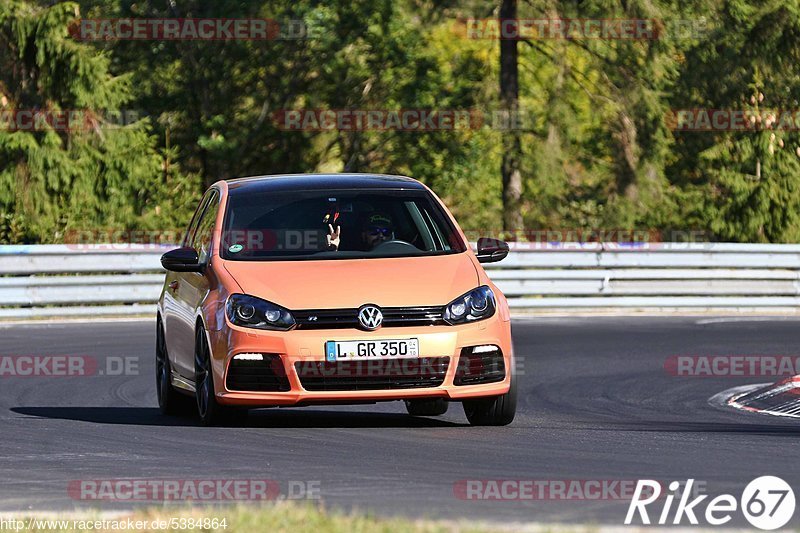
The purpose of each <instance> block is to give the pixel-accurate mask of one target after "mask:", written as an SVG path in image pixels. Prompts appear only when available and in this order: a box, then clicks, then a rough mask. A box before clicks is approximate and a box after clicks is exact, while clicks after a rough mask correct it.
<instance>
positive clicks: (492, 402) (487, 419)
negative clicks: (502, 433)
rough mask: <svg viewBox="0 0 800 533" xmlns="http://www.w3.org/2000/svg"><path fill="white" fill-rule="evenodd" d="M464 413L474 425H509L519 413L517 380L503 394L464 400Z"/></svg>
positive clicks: (512, 380)
mask: <svg viewBox="0 0 800 533" xmlns="http://www.w3.org/2000/svg"><path fill="white" fill-rule="evenodd" d="M463 405H464V414H465V415H467V420H469V423H470V424H472V425H473V426H507V425H508V424H510V423H511V422H513V421H514V415H515V414H516V413H517V380H515V379H514V377H513V376H512V377H511V386H510V387H509V389H508V392H507V393H505V394H503V395H502V396H494V397H490V398H476V399H474V400H464V402H463Z"/></svg>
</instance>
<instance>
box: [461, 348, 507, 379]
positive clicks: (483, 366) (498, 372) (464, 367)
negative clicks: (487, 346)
mask: <svg viewBox="0 0 800 533" xmlns="http://www.w3.org/2000/svg"><path fill="white" fill-rule="evenodd" d="M505 377H506V363H505V360H504V359H503V352H501V351H500V350H499V349H497V350H495V351H493V352H486V353H477V354H473V353H472V348H464V349H463V350H461V357H459V359H458V367H456V375H455V378H454V379H453V384H454V385H481V384H483V383H497V382H498V381H503V380H504V379H505Z"/></svg>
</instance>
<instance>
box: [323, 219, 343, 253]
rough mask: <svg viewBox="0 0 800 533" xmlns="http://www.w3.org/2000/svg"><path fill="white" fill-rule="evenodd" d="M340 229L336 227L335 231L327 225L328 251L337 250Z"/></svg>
mask: <svg viewBox="0 0 800 533" xmlns="http://www.w3.org/2000/svg"><path fill="white" fill-rule="evenodd" d="M341 229H342V228H341V226H336V230H334V229H333V225H332V224H328V235H327V237H328V250H338V249H339V236H340V234H341Z"/></svg>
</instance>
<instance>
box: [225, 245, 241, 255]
mask: <svg viewBox="0 0 800 533" xmlns="http://www.w3.org/2000/svg"><path fill="white" fill-rule="evenodd" d="M242 250H244V246H242V245H241V244H232V245H231V247H230V248H228V251H229V252H230V253H232V254H237V253H239V252H241V251H242Z"/></svg>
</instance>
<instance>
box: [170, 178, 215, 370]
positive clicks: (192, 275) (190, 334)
mask: <svg viewBox="0 0 800 533" xmlns="http://www.w3.org/2000/svg"><path fill="white" fill-rule="evenodd" d="M218 211H219V193H218V192H217V191H214V192H213V194H212V195H211V198H210V200H209V202H208V206H207V207H206V209H205V212H204V213H203V216H202V217H201V218H200V222H199V223H198V225H197V230H196V231H195V233H194V237H193V239H192V243H191V247H192V248H194V249H195V250H196V251H197V257H198V262H199V263H200V264H201V265H203V266H204V268H203V270H201V271H200V272H187V273H185V274H184V279H183V280H182V281H181V288H180V293H181V303H182V305H184V306H185V307H186V313H187V316H191V317H192V320H191V324H190V327H189V328H188V329H189V330H188V331H187V332H186V334H185V335H182V336H181V339H182V340H183V339H185V340H186V341H187V343H186V346H182V347H181V348H180V351H179V352H178V353H179V355H180V357H181V358H182V359H181V361H179V362H178V364H179V365H180V367H181V368H183V369H185V371H186V372H187V374H186V375H187V376H191V378H192V379H194V352H195V331H196V320H197V319H196V317H197V314H198V312H197V311H198V309H199V308H200V306H201V305H202V304H203V302H204V301H205V299H206V296H208V292H209V291H210V290H211V283H212V280H211V279H209V275H210V269H206V268H205V267H207V266H208V265H209V263H210V262H211V250H212V244H213V243H212V237H213V234H214V226H215V225H216V222H217V214H218Z"/></svg>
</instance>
